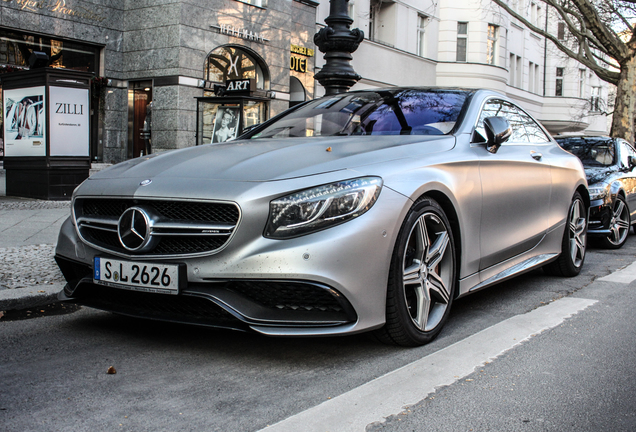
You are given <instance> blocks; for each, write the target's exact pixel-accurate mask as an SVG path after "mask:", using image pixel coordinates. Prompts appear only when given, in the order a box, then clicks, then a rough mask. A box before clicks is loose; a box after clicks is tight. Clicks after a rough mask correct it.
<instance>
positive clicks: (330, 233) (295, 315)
mask: <svg viewBox="0 0 636 432" xmlns="http://www.w3.org/2000/svg"><path fill="white" fill-rule="evenodd" d="M409 207H410V203H409V201H408V199H407V198H405V197H404V196H402V195H400V194H398V193H396V192H394V191H392V190H391V189H389V188H384V189H383V191H382V196H381V197H380V199H378V201H377V202H376V204H375V205H374V207H373V208H372V209H371V210H369V212H367V213H366V214H364V215H363V216H361V217H359V218H356V219H354V220H351V221H349V222H346V223H344V224H342V225H338V226H335V227H332V228H329V229H326V230H323V231H320V232H316V233H313V234H309V235H306V236H303V237H299V238H294V239H288V240H272V239H266V238H264V237H263V236H262V226H263V225H262V224H256V223H247V222H251V221H248V220H247V218H246V220H244V221H243V222H242V224H241V226H240V227H239V230H240V231H238V232H237V233H236V236H235V238H234V239H233V240H232V241H231V242H230V243H229V244H228V246H227V247H226V248H225V249H223V250H222V251H220V252H219V253H217V254H212V255H207V256H191V257H180V258H166V259H159V260H158V259H157V258H156V257H153V258H152V259H151V260H152V262H166V263H167V262H170V263H175V262H178V263H183V264H185V271H186V278H187V284H186V286H185V287H184V288H183V289H182V290H181V291H180V293H179V294H178V295H170V294H156V293H146V292H137V291H129V290H126V289H119V288H109V287H104V286H101V285H96V284H94V283H93V280H92V263H93V258H94V257H95V256H109V255H108V254H107V253H105V252H104V251H98V250H96V249H94V248H92V247H90V246H89V245H87V244H85V243H83V242H82V240H81V239H80V238H79V237H78V235H77V231H76V229H75V227H74V226H73V224H72V221H71V220H70V219H69V220H67V221H66V222H65V223H64V224H63V226H62V229H61V231H60V235H59V239H58V246H57V249H56V260H57V262H58V264H59V266H60V268H61V269H62V272H63V274H64V276H65V278H66V280H67V282H68V284H67V286H66V288H65V289H64V291H62V292H61V293H60V295H59V297H60V299H61V300H64V301H72V302H76V303H80V304H84V305H87V306H90V307H95V308H98V309H102V310H108V311H112V312H116V313H120V314H124V315H130V316H136V317H142V318H150V319H157V320H163V321H173V322H182V323H189V324H197V325H204V326H214V327H222V328H232V329H239V330H246V331H255V332H259V333H263V334H268V335H279V336H320V335H335V334H349V333H357V332H362V331H367V330H371V329H374V328H379V327H381V326H382V325H383V324H384V322H385V304H386V285H387V280H388V272H389V263H390V258H391V254H392V252H393V246H394V244H395V239H396V236H397V232H398V230H399V228H400V225H401V222H402V220H403V218H404V215H405V213H406V212H407V211H408V208H409ZM396 209H397V210H396ZM400 209H401V210H400ZM262 216H266V214H265V215H262ZM262 220H265V218H262ZM121 258H122V257H118V259H121ZM129 259H131V260H141V261H143V260H146V259H150V258H144V257H143V256H135V257H130V258H129Z"/></svg>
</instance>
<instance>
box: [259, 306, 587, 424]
mask: <svg viewBox="0 0 636 432" xmlns="http://www.w3.org/2000/svg"><path fill="white" fill-rule="evenodd" d="M596 302H597V301H596V300H588V299H580V298H572V297H565V298H562V299H560V300H557V301H554V302H552V303H550V304H548V305H546V306H542V307H540V308H537V309H535V310H533V311H531V312H528V313H526V314H523V315H517V316H514V317H512V318H509V319H507V320H505V321H502V322H500V323H499V324H496V325H494V326H492V327H489V328H487V329H484V330H482V331H480V332H479V333H476V334H474V335H472V336H469V337H468V338H466V339H464V340H462V341H459V342H456V343H454V344H453V345H450V346H448V347H446V348H444V349H442V350H440V351H437V352H435V353H433V354H430V355H428V356H426V357H424V358H422V359H420V360H417V361H415V362H413V363H410V364H408V365H406V366H403V367H401V368H399V369H396V370H394V371H392V372H389V373H388V374H386V375H384V376H381V377H379V378H377V379H374V380H373V381H370V382H368V383H366V384H363V385H361V386H360V387H357V388H354V389H352V390H350V391H348V392H346V393H343V394H342V395H340V396H337V397H335V398H333V399H330V400H328V401H325V402H323V403H321V404H320V405H317V406H315V407H313V408H310V409H308V410H306V411H303V412H301V413H298V414H296V415H294V416H292V417H289V418H287V419H285V420H282V421H281V422H279V423H276V424H274V425H272V426H268V427H266V428H264V429H261V431H263V432H298V431H303V432H312V431H316V432H354V431H355V432H364V430H365V428H366V426H367V425H369V424H371V423H373V422H378V421H384V419H385V418H386V417H389V416H391V415H396V414H399V413H400V412H402V411H403V410H404V409H405V408H406V407H408V406H410V405H414V404H416V403H418V402H420V401H422V400H423V399H425V398H426V396H428V395H429V394H431V393H434V392H435V390H436V389H437V388H439V387H442V386H447V385H450V384H453V383H454V382H456V381H458V380H460V379H461V378H463V377H465V376H467V375H469V374H471V373H472V372H473V371H474V370H475V369H476V368H477V367H479V366H483V365H484V364H486V363H487V362H490V361H492V360H493V359H495V358H497V357H499V356H500V355H501V354H503V353H505V352H506V351H508V350H510V349H512V348H514V347H515V346H517V345H519V344H520V343H522V342H523V341H525V340H528V339H530V338H531V337H533V336H535V335H537V334H539V333H541V332H543V331H545V330H548V329H550V328H553V327H556V326H558V325H559V324H561V323H562V322H563V321H564V320H565V319H566V318H568V317H571V316H573V315H575V314H577V313H578V312H580V311H582V310H583V309H585V308H587V307H589V306H591V305H593V304H594V303H596ZM259 432H260V431H259Z"/></svg>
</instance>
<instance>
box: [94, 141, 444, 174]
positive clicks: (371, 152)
mask: <svg viewBox="0 0 636 432" xmlns="http://www.w3.org/2000/svg"><path fill="white" fill-rule="evenodd" d="M454 145H455V137H453V136H442V137H422V136H378V137H362V138H358V137H335V138H333V137H325V138H286V139H279V140H273V139H259V140H240V141H234V142H231V143H224V144H209V145H203V146H196V147H189V148H186V149H182V150H175V151H170V152H165V153H160V154H155V155H150V156H147V157H139V158H136V159H132V160H129V161H126V162H123V163H120V164H118V165H114V166H112V167H110V168H108V169H105V170H102V171H100V172H99V173H97V174H95V175H93V176H91V177H90V179H92V180H105V179H114V178H118V179H122V178H134V179H146V178H148V179H159V178H166V177H168V178H169V177H172V178H192V179H206V180H224V181H243V182H246V181H247V182H250V181H272V180H285V179H291V178H297V177H305V176H311V175H316V174H322V173H327V172H331V171H339V170H344V169H353V168H357V167H361V166H365V165H370V164H376V163H378V162H386V161H391V160H396V159H400V158H405V157H410V158H412V157H418V156H422V155H426V154H432V153H437V152H440V151H446V150H450V149H451V148H453V146H454Z"/></svg>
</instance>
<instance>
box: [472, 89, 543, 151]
mask: <svg viewBox="0 0 636 432" xmlns="http://www.w3.org/2000/svg"><path fill="white" fill-rule="evenodd" d="M492 116H501V117H505V118H506V119H508V122H509V123H510V127H511V128H512V136H511V137H510V139H509V140H508V141H507V143H510V144H513V143H514V144H520V143H521V144H523V143H545V142H549V141H550V140H549V139H548V137H547V136H546V134H545V133H544V132H543V130H542V129H541V127H540V126H539V125H538V124H537V123H536V122H535V121H534V120H533V119H532V117H530V116H529V115H528V114H526V113H525V112H524V111H522V110H521V109H519V108H517V107H516V106H514V105H512V104H511V103H509V102H506V101H502V100H498V99H491V100H489V101H488V102H486V104H485V105H484V108H483V109H482V112H481V114H480V116H479V121H478V122H477V127H476V130H477V132H479V134H481V135H482V137H484V141H485V138H486V132H485V129H484V119H485V118H486V117H492ZM504 145H506V143H504Z"/></svg>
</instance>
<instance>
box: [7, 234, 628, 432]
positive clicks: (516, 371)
mask: <svg viewBox="0 0 636 432" xmlns="http://www.w3.org/2000/svg"><path fill="white" fill-rule="evenodd" d="M635 260H636V236H631V237H630V238H629V240H628V244H627V245H626V247H624V248H623V249H621V250H619V251H605V250H599V249H591V250H590V252H589V254H588V257H587V261H586V265H585V268H584V271H583V273H582V274H581V275H579V276H578V277H576V278H572V279H560V278H555V277H548V276H545V275H544V274H543V272H542V271H541V270H538V271H534V272H532V273H529V274H526V275H523V276H521V277H518V278H516V279H514V280H511V281H508V282H505V283H502V284H500V285H498V286H496V287H492V288H489V289H487V290H484V291H481V292H479V293H476V294H474V295H472V296H469V297H466V298H464V299H462V300H460V301H457V302H456V303H455V304H454V306H453V311H452V316H451V319H450V321H449V323H448V324H447V326H446V327H445V329H444V331H442V333H441V335H440V337H438V338H437V339H436V340H435V341H434V342H433V343H431V344H429V345H426V346H424V347H420V348H415V349H405V348H398V347H392V346H385V345H382V344H380V343H378V342H376V341H375V340H373V339H372V338H370V337H368V336H365V335H360V336H351V337H340V338H325V339H272V338H265V337H262V336H257V335H250V334H244V333H237V332H229V331H216V330H211V329H201V328H195V327H188V326H181V325H172V324H163V323H155V322H148V321H141V320H134V319H129V318H124V317H119V316H115V315H112V314H109V313H104V312H100V311H95V310H91V309H87V308H82V309H80V310H78V311H76V312H73V313H67V314H64V315H51V314H48V313H44V314H42V315H43V316H40V317H38V318H31V319H25V320H15V321H6V320H0V347H2V348H1V349H0V430H3V431H4V430H6V431H29V430H33V431H60V430H69V431H71V430H72V431H84V430H87V431H88V430H91V431H94V430H109V431H110V430H117V431H119V430H121V431H160V430H165V431H175V430H179V431H258V430H261V429H266V430H267V427H268V425H273V424H275V423H279V422H282V423H279V424H283V425H284V424H285V422H286V421H287V420H286V419H289V418H292V419H293V418H302V419H303V421H304V422H305V423H304V424H305V425H306V428H305V427H303V428H302V430H325V431H327V430H330V431H332V432H339V431H343V430H365V426H366V424H365V425H362V426H360V425H358V426H355V427H351V429H348V428H349V426H347V427H345V425H348V424H349V423H350V422H349V420H350V419H352V418H354V417H356V416H357V415H358V414H359V412H358V411H360V412H364V411H365V410H370V409H372V408H373V407H372V406H371V405H372V404H371V402H370V401H369V403H367V401H366V400H365V399H362V400H358V401H357V402H356V404H355V408H346V407H348V405H345V404H343V405H341V408H343V407H344V408H346V409H344V411H343V410H341V412H340V415H341V417H342V418H341V419H339V418H336V419H337V420H341V423H333V421H332V422H331V423H327V422H326V421H325V420H324V419H323V418H320V417H317V416H313V417H312V414H311V413H312V412H313V411H312V410H313V409H315V407H316V406H319V405H321V404H325V403H328V402H329V401H331V400H335V401H336V405H337V404H338V403H339V401H341V400H342V401H347V399H346V396H347V395H352V394H353V395H355V394H357V393H356V392H357V391H358V390H359V389H360V388H363V387H364V386H365V385H368V384H369V383H377V387H376V388H377V389H378V390H377V393H378V394H381V395H386V397H387V399H389V398H390V397H391V396H393V395H394V394H398V393H399V392H400V391H401V390H402V389H401V387H400V386H399V385H395V384H391V383H390V382H387V383H386V384H385V381H383V378H381V377H385V376H386V375H387V374H389V375H391V374H392V373H393V371H396V370H398V369H399V368H402V367H405V366H406V367H409V366H410V365H412V364H417V363H421V362H422V361H426V360H427V359H430V358H434V356H436V355H439V354H440V353H443V352H446V351H447V350H449V349H453V348H462V347H463V346H464V344H466V341H469V340H471V338H473V337H475V336H477V335H480V334H482V335H483V334H486V335H488V334H489V333H483V332H488V331H489V329H492V328H493V326H496V325H497V324H498V323H501V324H503V327H507V323H508V322H514V321H510V320H515V319H516V318H517V317H523V316H526V315H532V314H533V313H534V312H536V311H542V310H547V309H543V308H544V307H550V306H551V305H553V304H558V303H559V301H560V300H559V299H565V300H583V301H589V303H590V306H589V307H586V308H584V309H583V310H581V311H580V312H577V313H575V314H574V315H573V316H572V317H571V318H567V319H565V321H564V322H563V323H562V324H559V325H556V326H554V327H551V328H550V329H548V330H546V331H543V332H542V333H539V334H537V335H536V336H532V337H530V338H529V339H528V340H526V341H525V342H523V343H521V344H517V345H516V346H514V347H511V349H509V350H506V351H505V352H503V353H501V355H499V356H497V358H496V359H494V360H490V361H487V362H483V361H482V360H481V359H478V358H475V359H473V358H472V354H471V352H472V351H469V350H467V351H466V354H465V357H466V358H465V360H466V361H467V364H469V365H471V364H472V363H471V362H473V361H474V370H473V369H470V371H469V372H470V373H469V374H468V375H465V376H460V375H458V376H456V377H455V380H454V381H453V382H451V383H449V384H447V385H445V386H442V387H441V388H438V389H437V390H436V391H435V392H434V393H430V394H428V393H426V392H424V394H423V396H422V397H421V398H419V399H418V400H415V401H414V405H412V406H409V407H405V408H404V409H400V410H398V411H396V412H393V414H395V415H394V416H389V418H388V419H386V420H384V419H383V418H377V419H376V422H370V423H372V424H369V426H368V427H367V428H366V429H367V430H370V431H383V430H387V431H429V430H430V431H436V430H444V431H448V430H466V431H469V430H474V431H503V430H506V431H508V430H510V431H516V430H520V431H521V430H523V431H537V430H541V431H544V430H548V431H552V430H554V431H557V430H558V431H563V430H577V431H578V430H582V431H598V430H616V431H622V430H626V431H627V430H636V415H635V411H636V408H635V407H636V396H635V395H636V384H635V383H634V382H633V378H634V373H633V369H634V366H635V365H636V360H634V359H636V356H635V354H636V349H635V348H634V344H633V335H634V333H635V330H636V324H635V322H636V320H634V319H633V313H632V310H633V307H634V305H636V290H635V288H636V282H631V283H616V282H607V281H599V280H597V279H598V278H601V277H603V276H606V275H608V274H610V273H612V272H614V271H616V270H617V269H620V268H623V267H626V266H627V265H629V264H631V263H632V262H634V261H635ZM634 278H636V275H635V276H634ZM546 305H548V306H546ZM36 313H37V311H33V315H35V314H36ZM497 337H498V336H493V337H492V339H493V340H494V339H496V338H497ZM111 366H112V367H113V368H114V369H115V370H116V373H115V374H108V373H107V371H108V369H109V368H110V367H111ZM451 366H452V365H451V362H449V364H448V365H445V364H443V365H441V368H442V369H443V368H444V367H448V368H450V367H451ZM472 367H473V366H471V368H472ZM415 384H417V382H416V383H415ZM349 400H350V398H349ZM347 409H348V411H347ZM339 424H340V425H341V427H340V426H339ZM272 430H275V429H274V428H272ZM279 430H283V429H279ZM296 430H298V429H296Z"/></svg>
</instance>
